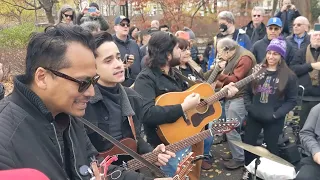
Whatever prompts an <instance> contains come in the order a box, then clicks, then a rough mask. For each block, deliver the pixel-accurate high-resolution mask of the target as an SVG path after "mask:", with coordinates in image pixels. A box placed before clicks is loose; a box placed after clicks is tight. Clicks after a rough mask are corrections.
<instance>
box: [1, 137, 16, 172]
mask: <svg viewBox="0 0 320 180" xmlns="http://www.w3.org/2000/svg"><path fill="white" fill-rule="evenodd" d="M6 143H7V142H6ZM9 151H10V149H8V148H7V147H5V146H4V145H3V144H2V143H1V144H0V170H7V169H13V168H16V166H15V163H14V162H13V161H12V158H11V156H10V152H9ZM12 151H13V150H12Z"/></svg>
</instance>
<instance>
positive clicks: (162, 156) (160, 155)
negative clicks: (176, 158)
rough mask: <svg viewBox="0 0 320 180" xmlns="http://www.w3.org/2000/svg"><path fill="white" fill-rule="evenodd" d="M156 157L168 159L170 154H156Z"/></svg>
mask: <svg viewBox="0 0 320 180" xmlns="http://www.w3.org/2000/svg"><path fill="white" fill-rule="evenodd" d="M158 158H161V159H162V160H165V159H166V160H169V159H170V158H171V156H170V155H168V154H162V153H161V154H158Z"/></svg>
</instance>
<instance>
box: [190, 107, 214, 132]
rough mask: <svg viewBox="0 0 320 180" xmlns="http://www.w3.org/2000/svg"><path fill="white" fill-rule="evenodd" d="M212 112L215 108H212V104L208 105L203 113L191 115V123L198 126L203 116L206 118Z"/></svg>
mask: <svg viewBox="0 0 320 180" xmlns="http://www.w3.org/2000/svg"><path fill="white" fill-rule="evenodd" d="M214 113H215V110H214V108H213V105H210V106H209V108H208V110H207V111H206V112H205V113H203V114H200V113H195V114H193V115H192V116H191V122H192V124H193V127H198V126H199V125H200V124H201V122H202V120H203V119H204V118H206V117H208V116H210V115H212V114H214Z"/></svg>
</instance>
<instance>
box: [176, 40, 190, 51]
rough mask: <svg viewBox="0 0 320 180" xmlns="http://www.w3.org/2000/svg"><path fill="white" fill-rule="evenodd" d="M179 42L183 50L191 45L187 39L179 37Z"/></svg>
mask: <svg viewBox="0 0 320 180" xmlns="http://www.w3.org/2000/svg"><path fill="white" fill-rule="evenodd" d="M178 43H179V48H180V49H181V50H186V49H187V48H188V47H190V42H189V41H187V40H185V39H182V38H178Z"/></svg>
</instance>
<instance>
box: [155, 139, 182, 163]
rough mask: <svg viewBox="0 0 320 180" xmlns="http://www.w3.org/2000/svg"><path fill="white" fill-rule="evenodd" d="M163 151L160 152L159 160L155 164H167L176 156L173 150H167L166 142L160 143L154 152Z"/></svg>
mask: <svg viewBox="0 0 320 180" xmlns="http://www.w3.org/2000/svg"><path fill="white" fill-rule="evenodd" d="M159 151H160V152H162V153H160V154H158V162H156V163H155V164H156V165H157V166H165V165H166V164H167V162H168V161H169V159H170V158H172V157H176V154H175V153H173V152H171V151H166V146H165V145H164V144H160V145H158V146H157V147H156V148H155V149H154V150H153V152H159Z"/></svg>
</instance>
